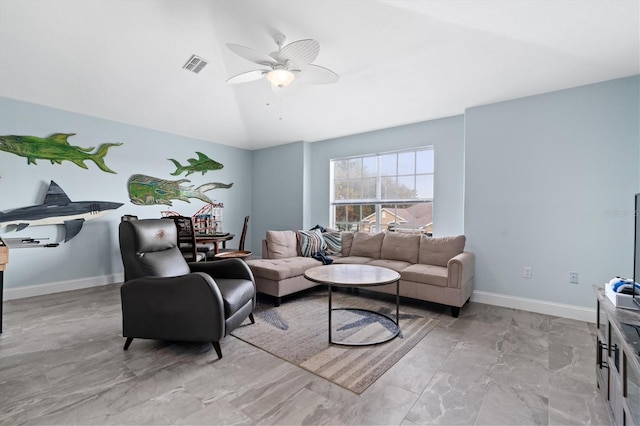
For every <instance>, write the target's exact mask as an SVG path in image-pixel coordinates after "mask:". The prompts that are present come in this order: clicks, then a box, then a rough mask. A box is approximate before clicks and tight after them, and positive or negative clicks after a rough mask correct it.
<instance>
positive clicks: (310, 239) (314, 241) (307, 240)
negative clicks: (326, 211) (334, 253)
mask: <svg viewBox="0 0 640 426" xmlns="http://www.w3.org/2000/svg"><path fill="white" fill-rule="evenodd" d="M296 237H297V238H298V248H299V249H300V255H301V256H303V257H311V256H313V255H314V254H316V253H317V252H319V251H321V250H325V249H326V248H327V244H326V243H325V242H324V239H323V238H322V233H321V232H320V230H318V229H314V230H312V231H297V232H296Z"/></svg>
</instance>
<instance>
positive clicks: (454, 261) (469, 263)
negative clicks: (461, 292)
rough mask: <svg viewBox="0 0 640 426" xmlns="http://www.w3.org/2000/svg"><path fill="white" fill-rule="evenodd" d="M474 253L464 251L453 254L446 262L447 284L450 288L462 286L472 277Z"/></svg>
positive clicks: (474, 260)
mask: <svg viewBox="0 0 640 426" xmlns="http://www.w3.org/2000/svg"><path fill="white" fill-rule="evenodd" d="M475 262H476V255H475V254H474V253H472V252H469V251H465V252H462V253H460V254H459V255H457V256H454V257H453V258H451V259H450V260H449V262H448V263H447V284H448V287H451V288H462V286H463V284H465V283H466V282H468V281H469V280H471V279H472V278H473V274H474V270H475Z"/></svg>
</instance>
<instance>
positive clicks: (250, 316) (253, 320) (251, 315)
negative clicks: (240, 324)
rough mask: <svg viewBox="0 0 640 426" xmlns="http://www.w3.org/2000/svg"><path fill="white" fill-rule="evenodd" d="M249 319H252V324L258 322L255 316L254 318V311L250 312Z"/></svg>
mask: <svg viewBox="0 0 640 426" xmlns="http://www.w3.org/2000/svg"><path fill="white" fill-rule="evenodd" d="M249 321H251V324H255V323H256V320H255V318H253V312H251V313H250V314H249Z"/></svg>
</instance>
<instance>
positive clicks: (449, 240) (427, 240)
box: [418, 235, 467, 266]
mask: <svg viewBox="0 0 640 426" xmlns="http://www.w3.org/2000/svg"><path fill="white" fill-rule="evenodd" d="M466 241H467V239H466V237H465V236H464V235H458V236H455V237H440V238H434V237H422V239H421V240H420V253H419V254H418V263H422V264H425V265H435V266H447V263H448V262H449V260H451V259H452V258H453V257H455V256H457V255H459V254H460V253H462V252H463V251H464V244H465V242H466Z"/></svg>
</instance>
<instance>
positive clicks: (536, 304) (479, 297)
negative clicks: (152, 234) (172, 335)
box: [4, 273, 596, 322]
mask: <svg viewBox="0 0 640 426" xmlns="http://www.w3.org/2000/svg"><path fill="white" fill-rule="evenodd" d="M123 281H124V273H119V274H112V275H103V276H100V277H91V278H83V279H78V280H73V281H61V282H57V283H48V284H40V285H32V286H28V287H16V288H5V289H4V300H13V299H23V298H25V297H32V296H42V295H45V294H52V293H60V292H63V291H70V290H79V289H83V288H90V287H98V286H101V285H107V284H115V283H121V282H123ZM471 300H472V301H473V302H478V303H486V304H487V305H495V306H502V307H505V308H512V309H520V310H523V311H529V312H536V313H539V314H546V315H554V316H557V317H562V318H570V319H575V320H578V321H586V322H595V320H596V310H595V309H591V308H585V307H582V306H575V305H566V304H562V303H555V302H547V301H544V300H537V299H527V298H524V297H517V296H507V295H504V294H498V293H490V292H486V291H474V292H473V294H472V295H471Z"/></svg>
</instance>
